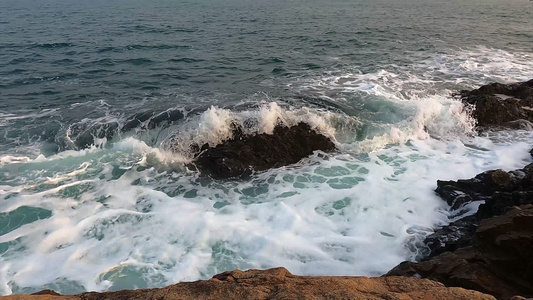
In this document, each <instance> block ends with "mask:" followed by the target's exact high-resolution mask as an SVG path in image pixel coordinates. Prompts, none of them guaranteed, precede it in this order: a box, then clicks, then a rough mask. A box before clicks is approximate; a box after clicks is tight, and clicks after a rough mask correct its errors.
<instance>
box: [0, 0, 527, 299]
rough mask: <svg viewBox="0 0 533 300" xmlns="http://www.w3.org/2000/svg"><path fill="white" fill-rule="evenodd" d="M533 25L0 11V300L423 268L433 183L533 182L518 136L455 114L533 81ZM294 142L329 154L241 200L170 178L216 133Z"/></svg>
mask: <svg viewBox="0 0 533 300" xmlns="http://www.w3.org/2000/svg"><path fill="white" fill-rule="evenodd" d="M532 3H533V2H530V1H525V0H511V1H505V2H502V1H491V0H489V1H468V2H464V1H463V2H458V1H455V2H454V1H452V2H450V1H448V2H442V1H433V0H430V1H420V0H401V1H382V0H376V1H359V0H353V1H347V0H334V1H318V0H307V1H304V0H293V1H278V0H274V1H252V0H230V1H222V2H220V1H210V0H198V1H184V0H157V1H150V2H141V1H129V2H124V1H98V0H97V1H87V2H77V1H67V0H49V1H41V2H39V3H36V2H33V1H27V0H22V1H14V0H5V1H2V2H0V295H9V294H20V293H32V292H35V291H38V290H42V289H46V288H49V289H53V290H55V291H57V292H60V293H63V294H70V293H79V292H84V291H113V290H120V289H134V288H150V287H162V286H165V285H169V284H172V283H176V282H179V281H191V280H198V279H208V278H210V277H211V276H213V275H214V274H217V273H220V272H223V271H228V270H233V269H250V268H259V269H265V268H271V267H279V266H283V267H286V268H287V269H288V270H289V271H290V272H292V273H294V274H299V275H364V276H379V275H382V274H383V273H385V272H387V271H388V270H389V269H390V268H392V267H394V266H395V265H397V264H398V263H399V262H401V261H404V260H414V259H417V258H420V257H422V256H423V255H425V254H427V249H426V248H425V247H424V245H423V243H422V241H423V239H424V237H425V236H426V235H428V234H430V233H432V232H433V230H434V229H436V228H438V227H439V226H442V225H445V224H447V223H449V222H450V221H451V220H453V219H454V218H456V217H457V216H456V215H455V214H454V213H450V212H448V206H447V204H446V203H445V202H444V201H443V200H441V199H440V198H439V197H438V196H437V195H436V194H435V192H434V189H435V188H436V182H437V180H439V179H440V180H455V179H459V178H470V177H472V176H474V175H476V174H477V173H480V172H483V171H486V170H489V169H496V168H502V169H504V170H512V169H516V168H521V167H522V166H524V165H525V164H527V163H530V162H531V161H532V159H531V157H530V155H529V153H528V151H529V150H530V149H531V148H532V147H533V139H532V138H533V133H531V132H528V131H501V132H484V133H481V134H478V133H477V132H476V131H475V122H474V120H472V118H471V117H470V115H469V111H470V110H471V107H466V106H464V105H463V104H461V103H460V101H458V100H457V99H455V98H454V97H453V96H452V93H454V92H457V91H459V90H461V89H472V88H476V87H478V86H479V85H482V84H486V83H489V82H494V81H498V82H514V81H521V80H527V79H531V78H533V35H532V32H533V24H532V16H533V4H532ZM176 111H178V112H180V113H181V114H182V115H183V116H182V117H181V118H177V119H176V120H174V121H172V122H160V123H157V126H150V121H151V120H153V119H154V118H155V116H157V115H160V114H162V113H165V112H168V113H169V114H170V113H171V112H176ZM139 113H141V114H142V113H145V114H148V115H149V116H150V115H151V116H152V117H151V118H145V119H142V120H140V121H139V122H138V124H137V126H134V127H133V128H131V130H127V131H120V130H116V132H114V134H112V135H98V134H97V131H92V133H93V134H95V135H96V136H95V138H94V139H91V143H90V145H89V146H88V147H80V146H79V145H77V144H76V140H77V139H79V138H80V135H82V134H83V132H85V131H86V130H90V129H91V128H96V129H95V130H105V128H106V127H105V126H107V125H105V124H118V127H117V128H120V127H121V126H122V125H123V124H126V123H127V122H128V121H131V120H132V119H135V118H134V116H139ZM301 121H304V122H307V123H309V124H310V126H311V127H312V128H314V129H315V130H316V131H318V132H320V133H323V134H324V135H326V136H328V137H330V138H331V139H332V140H333V141H334V142H335V144H336V146H337V150H336V151H334V152H332V153H323V152H319V151H318V152H315V153H314V154H313V155H311V156H310V157H308V158H305V159H303V160H301V161H300V162H298V163H296V164H294V165H290V166H285V167H281V168H276V169H271V170H268V171H265V172H258V173H255V174H253V175H252V177H251V178H250V179H248V180H240V179H229V180H212V179H210V178H206V177H202V176H200V175H199V174H198V173H197V172H195V171H194V170H190V169H189V168H187V164H188V163H189V162H191V160H192V158H193V153H191V150H190V149H191V145H193V144H197V145H202V144H204V143H209V144H210V145H212V146H214V145H216V144H218V143H220V142H222V141H224V140H225V139H227V138H229V137H231V124H232V123H238V124H242V125H243V126H244V128H245V129H246V131H247V132H248V133H250V134H254V133H271V132H272V130H273V128H274V126H275V125H276V124H278V123H279V122H281V123H284V124H285V125H291V124H297V123H298V122H301ZM477 205H479V203H477V204H474V205H472V206H468V207H466V208H465V210H464V211H463V213H465V214H469V213H473V212H475V210H476V209H477Z"/></svg>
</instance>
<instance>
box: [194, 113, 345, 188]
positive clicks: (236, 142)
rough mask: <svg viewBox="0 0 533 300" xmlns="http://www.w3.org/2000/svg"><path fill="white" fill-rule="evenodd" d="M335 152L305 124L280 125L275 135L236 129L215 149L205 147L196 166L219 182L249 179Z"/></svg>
mask: <svg viewBox="0 0 533 300" xmlns="http://www.w3.org/2000/svg"><path fill="white" fill-rule="evenodd" d="M334 149H335V144H334V143H333V142H332V141H331V140H330V139H329V138H327V137H326V136H324V135H322V134H320V133H317V132H316V131H314V130H313V129H311V127H310V126H309V125H308V124H306V123H303V122H301V123H298V124H297V125H295V126H291V127H287V126H283V125H278V126H276V127H275V128H274V132H273V134H266V133H262V134H254V135H245V134H243V133H242V130H241V129H240V128H239V127H236V128H235V130H234V133H233V138H231V139H229V140H227V141H225V142H224V143H222V144H220V145H217V146H216V147H212V148H210V147H209V146H208V145H204V146H202V147H201V149H200V151H201V152H200V153H199V154H198V155H197V157H196V158H195V159H194V164H195V166H196V167H197V168H198V169H199V170H200V171H201V172H202V173H204V174H207V175H209V176H211V177H213V178H216V179H224V178H231V177H246V176H248V175H249V174H251V172H252V171H263V170H267V169H270V168H277V167H281V166H286V165H290V164H294V163H296V162H298V161H299V160H301V159H302V158H304V157H307V156H309V155H311V154H312V153H313V152H314V151H316V150H321V151H331V150H334Z"/></svg>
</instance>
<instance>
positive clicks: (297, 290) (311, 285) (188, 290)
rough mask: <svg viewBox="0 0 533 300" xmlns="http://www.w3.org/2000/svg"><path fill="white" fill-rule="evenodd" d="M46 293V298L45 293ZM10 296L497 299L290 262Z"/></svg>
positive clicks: (88, 299) (428, 283)
mask: <svg viewBox="0 0 533 300" xmlns="http://www.w3.org/2000/svg"><path fill="white" fill-rule="evenodd" d="M45 297H46V298H45ZM6 299H84V300H100V299H162V300H163V299H469V300H470V299H494V298H493V297H492V296H490V295H486V294H482V293H480V292H476V291H471V290H466V289H462V288H455V287H452V288H447V287H445V286H444V285H443V284H441V283H438V282H435V281H431V280H427V279H417V278H405V277H380V278H367V277H340V276H339V277H329V276H328V277H310V276H296V275H293V274H291V273H290V272H289V271H287V269H285V268H276V269H270V270H263V271H260V270H249V271H240V270H235V271H231V272H225V273H222V274H218V275H215V276H214V277H213V278H212V279H211V280H203V281H196V282H183V283H179V284H176V285H171V286H168V287H166V288H162V289H146V290H132V291H119V292H107V293H94V292H93V293H84V294H79V295H73V296H54V295H52V294H49V295H40V296H10V297H6Z"/></svg>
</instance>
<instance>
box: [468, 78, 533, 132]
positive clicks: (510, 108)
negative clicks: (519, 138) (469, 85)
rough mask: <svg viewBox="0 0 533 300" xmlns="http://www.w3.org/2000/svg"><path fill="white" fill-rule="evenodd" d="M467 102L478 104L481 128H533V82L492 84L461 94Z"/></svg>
mask: <svg viewBox="0 0 533 300" xmlns="http://www.w3.org/2000/svg"><path fill="white" fill-rule="evenodd" d="M459 95H460V98H461V100H462V101H463V102H465V103H468V104H472V105H474V111H473V116H474V118H475V119H476V121H477V125H478V126H482V127H492V128H494V127H504V128H517V127H518V128H520V129H523V128H526V129H527V128H529V127H531V126H530V125H531V123H530V122H531V121H533V109H532V106H533V80H529V81H527V82H519V83H514V84H501V83H492V84H488V85H484V86H482V87H480V88H479V89H477V90H473V91H461V93H460V94H459Z"/></svg>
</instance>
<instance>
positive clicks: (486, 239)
mask: <svg viewBox="0 0 533 300" xmlns="http://www.w3.org/2000/svg"><path fill="white" fill-rule="evenodd" d="M532 253H533V205H531V204H528V205H524V206H520V207H515V208H513V209H512V210H510V211H508V212H507V213H506V214H505V215H502V216H497V217H492V218H489V219H484V220H482V221H481V222H480V224H479V227H478V228H477V230H476V232H475V235H474V238H473V243H472V245H471V246H467V247H462V248H459V249H458V250H456V251H454V252H444V253H442V254H440V255H437V256H435V257H433V258H431V259H430V260H427V261H423V262H419V263H414V262H403V263H401V264H400V265H398V266H396V267H395V268H394V269H392V270H391V271H389V273H387V276H415V275H416V276H422V277H423V278H428V279H432V280H436V281H439V282H442V283H444V284H445V285H446V286H458V287H463V288H467V289H474V290H477V291H481V292H483V293H487V294H491V295H494V296H495V297H496V298H498V299H510V298H511V297H513V296H515V295H520V296H524V297H533V256H532V255H531V254H532Z"/></svg>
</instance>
